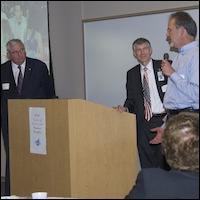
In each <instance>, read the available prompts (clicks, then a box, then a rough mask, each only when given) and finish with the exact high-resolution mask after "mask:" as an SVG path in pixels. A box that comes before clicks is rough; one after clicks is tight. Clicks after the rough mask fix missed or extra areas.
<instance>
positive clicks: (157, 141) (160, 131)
mask: <svg viewBox="0 0 200 200" xmlns="http://www.w3.org/2000/svg"><path fill="white" fill-rule="evenodd" d="M163 130H164V129H163V128H162V127H156V128H153V129H151V131H152V132H157V135H156V136H155V137H154V138H153V139H152V140H150V142H149V143H150V144H160V143H161V140H162V134H163Z"/></svg>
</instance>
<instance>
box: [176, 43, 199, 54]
mask: <svg viewBox="0 0 200 200" xmlns="http://www.w3.org/2000/svg"><path fill="white" fill-rule="evenodd" d="M195 46H199V40H195V41H193V42H190V43H189V44H186V45H185V46H183V47H181V48H179V49H178V51H179V53H180V54H181V55H184V54H186V53H187V52H188V51H189V50H190V49H192V48H193V47H195Z"/></svg>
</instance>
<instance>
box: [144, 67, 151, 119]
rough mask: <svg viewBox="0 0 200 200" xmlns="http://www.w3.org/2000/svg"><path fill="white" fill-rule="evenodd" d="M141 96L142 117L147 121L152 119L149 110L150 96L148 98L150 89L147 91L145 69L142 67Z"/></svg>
mask: <svg viewBox="0 0 200 200" xmlns="http://www.w3.org/2000/svg"><path fill="white" fill-rule="evenodd" d="M143 94H144V116H145V119H146V120H147V121H149V120H150V119H151V117H152V110H151V96H150V89H149V80H148V74H147V67H144V76H143Z"/></svg>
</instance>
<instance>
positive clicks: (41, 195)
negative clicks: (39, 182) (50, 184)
mask: <svg viewBox="0 0 200 200" xmlns="http://www.w3.org/2000/svg"><path fill="white" fill-rule="evenodd" d="M31 196H32V199H46V198H47V192H33V193H32V194H31Z"/></svg>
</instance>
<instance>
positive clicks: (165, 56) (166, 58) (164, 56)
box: [163, 53, 169, 61]
mask: <svg viewBox="0 0 200 200" xmlns="http://www.w3.org/2000/svg"><path fill="white" fill-rule="evenodd" d="M163 58H164V59H165V60H167V61H168V60H169V54H168V53H164V55H163Z"/></svg>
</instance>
